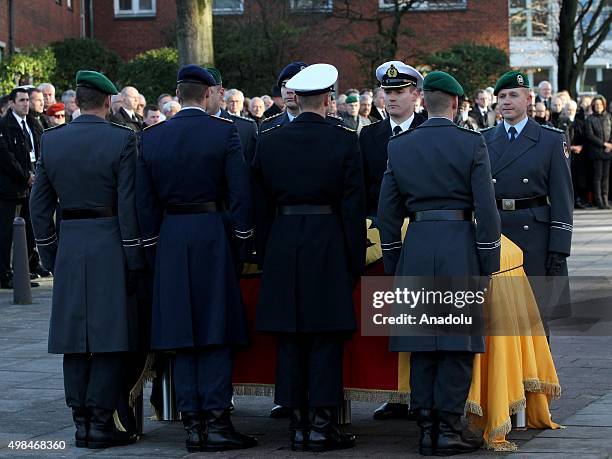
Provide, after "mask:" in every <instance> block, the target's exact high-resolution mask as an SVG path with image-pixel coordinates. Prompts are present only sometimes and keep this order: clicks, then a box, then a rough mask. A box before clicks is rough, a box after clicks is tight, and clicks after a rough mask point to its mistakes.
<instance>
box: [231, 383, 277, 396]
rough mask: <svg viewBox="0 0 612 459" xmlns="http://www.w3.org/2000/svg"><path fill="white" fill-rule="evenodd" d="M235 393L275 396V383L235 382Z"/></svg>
mask: <svg viewBox="0 0 612 459" xmlns="http://www.w3.org/2000/svg"><path fill="white" fill-rule="evenodd" d="M234 395H248V396H255V397H273V396H274V384H234Z"/></svg>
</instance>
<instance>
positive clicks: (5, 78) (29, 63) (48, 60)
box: [0, 47, 56, 94]
mask: <svg viewBox="0 0 612 459" xmlns="http://www.w3.org/2000/svg"><path fill="white" fill-rule="evenodd" d="M55 67H56V59H55V55H54V54H53V51H52V50H51V48H49V47H44V48H38V49H34V48H30V49H28V50H26V51H25V52H23V53H20V54H13V55H12V56H11V57H10V58H8V59H6V60H5V61H4V62H2V63H1V64H0V94H8V93H9V92H11V90H12V89H13V88H14V87H15V86H19V85H26V84H32V85H38V84H40V83H43V82H45V81H52V80H51V78H52V75H53V71H54V69H55Z"/></svg>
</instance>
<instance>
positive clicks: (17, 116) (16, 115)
mask: <svg viewBox="0 0 612 459" xmlns="http://www.w3.org/2000/svg"><path fill="white" fill-rule="evenodd" d="M11 112H12V113H13V116H14V117H15V119H16V120H17V123H18V124H19V127H21V122H22V121H26V119H25V118H22V117H21V116H19V115H18V114H17V113H15V110H11ZM26 126H27V127H26V129H28V130H29V128H30V127H29V126H28V122H27V121H26Z"/></svg>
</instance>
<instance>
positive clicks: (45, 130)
mask: <svg viewBox="0 0 612 459" xmlns="http://www.w3.org/2000/svg"><path fill="white" fill-rule="evenodd" d="M64 126H68V123H63V124H58V125H57V126H51V127H48V128H47V129H44V130H43V132H47V131H51V130H53V129H57V128H61V127H64Z"/></svg>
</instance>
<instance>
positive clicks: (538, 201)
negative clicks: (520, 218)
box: [496, 196, 548, 210]
mask: <svg viewBox="0 0 612 459" xmlns="http://www.w3.org/2000/svg"><path fill="white" fill-rule="evenodd" d="M496 201H497V208H498V209H501V210H521V209H530V208H532V207H542V206H547V205H548V197H547V196H540V197H538V198H524V199H496Z"/></svg>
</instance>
